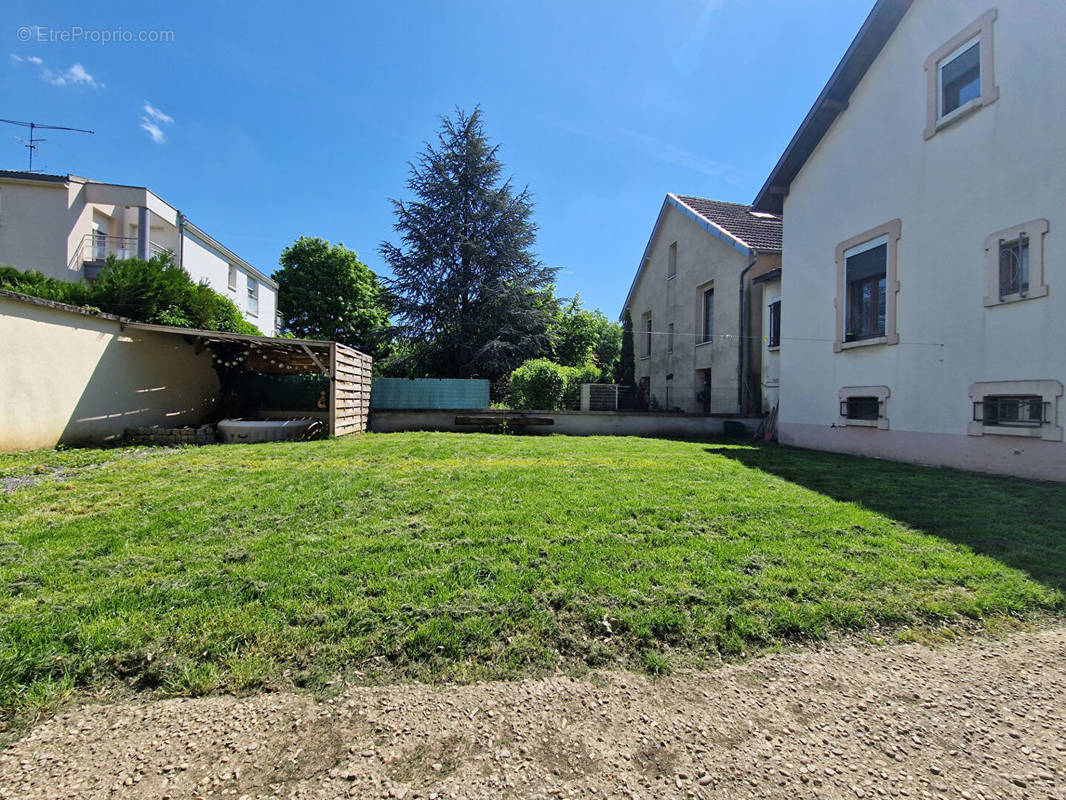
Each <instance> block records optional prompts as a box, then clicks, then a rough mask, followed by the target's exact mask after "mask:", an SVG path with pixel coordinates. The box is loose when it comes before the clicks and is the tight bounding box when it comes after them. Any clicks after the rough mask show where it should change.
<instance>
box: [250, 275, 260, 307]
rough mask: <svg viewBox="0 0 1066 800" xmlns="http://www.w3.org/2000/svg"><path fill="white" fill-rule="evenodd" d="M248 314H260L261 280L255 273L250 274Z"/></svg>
mask: <svg viewBox="0 0 1066 800" xmlns="http://www.w3.org/2000/svg"><path fill="white" fill-rule="evenodd" d="M247 284H248V315H249V316H252V317H258V316H259V281H258V280H257V279H256V277H255V276H254V275H249V276H248V280H247Z"/></svg>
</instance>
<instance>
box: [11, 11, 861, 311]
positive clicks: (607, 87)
mask: <svg viewBox="0 0 1066 800" xmlns="http://www.w3.org/2000/svg"><path fill="white" fill-rule="evenodd" d="M43 5H44V4H41V3H39V2H36V1H35V2H24V1H23V0H14V2H12V0H8V2H6V3H5V7H6V9H7V11H6V13H5V14H4V15H3V16H4V21H3V24H2V26H0V41H2V42H3V49H4V51H6V52H4V54H3V61H2V63H3V67H2V70H0V87H2V88H0V97H2V98H3V100H2V101H0V117H4V118H8V119H17V120H33V121H35V122H44V123H50V124H56V125H68V126H74V127H79V128H91V129H94V130H95V131H96V135H94V136H86V135H83V134H76V133H52V134H49V135H47V137H46V138H47V139H48V141H47V142H46V143H45V144H43V145H42V148H41V150H40V151H39V153H38V156H37V163H36V164H35V166H38V167H40V168H42V169H44V170H45V171H47V172H57V173H67V172H70V173H74V174H77V175H84V176H87V177H91V178H95V179H98V180H104V181H111V182H116V183H130V184H136V185H146V186H148V187H150V188H151V189H153V190H154V191H155V192H156V193H158V194H159V195H161V196H162V197H163V198H164V199H166V200H168V201H169V202H170V203H172V204H174V205H175V206H177V207H178V208H179V209H181V210H182V211H184V212H185V214H186V215H188V217H189V218H190V219H191V220H192V221H193V222H195V223H196V224H198V225H200V226H201V227H203V228H205V229H206V230H207V231H209V232H210V233H211V234H212V235H214V236H215V237H216V238H218V239H219V240H221V241H222V242H224V243H226V244H227V245H229V246H230V247H231V248H232V249H233V250H235V251H236V252H238V253H240V254H241V255H242V256H243V257H244V258H245V259H247V260H248V261H250V262H251V263H253V264H255V265H256V266H258V267H259V268H260V269H262V270H264V271H265V272H267V273H269V272H272V271H273V270H274V269H275V267H276V266H277V259H278V255H279V253H280V251H281V249H282V248H283V247H284V246H285V245H286V244H288V243H290V242H291V241H292V240H293V239H295V238H296V237H298V236H300V235H308V236H321V237H324V238H326V239H329V240H331V241H334V242H338V241H339V242H343V243H344V244H345V245H347V246H348V247H351V248H352V249H354V250H356V251H357V252H358V253H359V255H360V256H361V258H362V259H363V260H364V261H365V262H366V263H367V264H369V265H370V266H371V268H373V269H374V270H375V271H377V272H379V273H380V272H383V271H384V266H383V264H382V261H381V259H380V257H379V256H378V253H377V249H378V245H379V243H380V242H381V241H382V240H383V239H385V238H388V237H390V236H391V235H392V228H391V226H392V222H393V217H392V213H391V207H390V205H389V202H388V198H389V197H405V196H406V195H405V187H404V181H405V179H406V177H407V171H408V166H407V164H408V161H410V160H413V159H414V158H415V157H416V156H417V154H418V152H419V151H420V150H421V148H422V145H423V142H425V141H426V140H428V139H431V138H433V136H434V134H435V131H436V129H437V126H438V117H439V116H440V115H441V114H445V113H447V112H449V110H450V109H452V108H453V107H455V106H462V107H464V108H467V109H470V108H472V107H473V106H474V105H476V104H480V105H481V107H482V109H483V111H484V114H485V123H486V128H487V131H488V133H489V135H490V136H491V137H492V138H493V139H494V140H495V141H497V142H499V143H500V144H501V145H502V149H501V157H502V159H503V161H504V162H505V164H506V167H507V172H508V173H509V174H511V175H512V176H513V177H514V180H515V182H516V183H517V184H518V185H528V186H529V187H530V189H531V190H532V192H533V193H534V195H535V199H536V221H537V223H538V224H539V226H540V234H539V238H538V250H539V254H540V256H541V257H542V258H543V259H544V261H545V262H546V263H548V264H550V265H553V266H558V267H559V268H560V270H561V272H560V275H559V280H558V291H559V293H560V295H563V296H570V295H572V294H574V293H575V292H580V294H581V296H582V297H583V298H584V299H585V300H586V302H587V303H588V304H589V305H591V306H598V307H601V308H602V309H603V310H604V311H605V312H606V313H607V314H608V315H609V316H612V317H614V316H615V315H616V314H617V313H618V310H619V307H620V305H621V304H622V302H623V301H624V299H625V294H626V291H627V290H628V287H629V284H630V281H631V279H632V276H633V272H634V270H635V268H636V266H637V263H638V261H639V260H640V256H641V254H642V252H643V249H644V245H645V244H646V242H647V239H648V236H649V234H650V231H651V227H652V225H653V223H654V221H655V216H656V214H657V213H658V210H659V207H660V205H661V203H662V200H663V196H664V195H665V193H666V192H670V191H673V192H678V193H683V194H696V195H703V196H706V197H711V198H715V199H719V200H732V201H736V202H750V201H751V200H752V199H753V198H754V196H755V194H756V192H757V191H758V189H759V187H760V186H761V185H762V182H763V180H764V179H765V177H766V175H767V174H768V172H769V170H770V169H771V167H772V166H773V164H774V163H775V162H776V160H777V158H778V157H779V156H780V154H781V151H782V150H783V148H784V147H785V145H786V144H787V143H788V140H789V138H791V136H792V134H793V132H794V131H795V128H796V126H797V125H798V123H799V121H800V120H801V119H802V118H803V115H804V114H805V113H806V112H807V110H808V108H809V107H810V105H811V103H812V102H813V101H814V98H815V96H816V95H817V93H818V91H819V90H820V89H821V88H822V86H823V85H824V83H825V80H826V79H827V78H828V76H829V74H830V73H831V72H832V70H833V68H834V67H835V65H836V63H837V61H838V60H839V59H840V57H841V56H842V55H843V52H844V50H845V49H846V47H847V45H848V43H849V42H850V40H851V38H852V37H853V36H854V34H855V32H856V31H857V30H858V28H859V26H860V25H861V23H862V20H863V19H864V18H865V16H866V14H867V13H868V12H869V9H870V6H871V0H657V2H655V3H648V2H643V1H641V2H635V1H632V0H621V1H619V0H613V1H612V2H603V1H601V0H580V2H573V0H569V2H561V1H560V2H556V0H538V2H526V1H523V2H517V1H516V0H448V2H443V1H441V2H438V1H437V0H392V1H391V2H379V3H343V4H342V3H337V4H327V3H315V2H306V3H293V2H287V3H263V2H257V3H254V4H253V3H237V2H227V3H211V4H207V3H204V4H198V3H183V4H175V3H159V4H153V3H144V2H140V3H120V2H113V3H109V4H107V5H106V6H105V7H102V8H97V9H90V8H89V7H88V6H86V4H85V3H73V2H71V3H67V2H51V3H48V4H47V8H44V7H43ZM24 26H25V28H26V29H27V30H23V27H24ZM79 30H80V31H81V32H79ZM116 31H121V32H125V33H124V34H123V35H128V36H132V37H134V38H137V37H138V36H139V35H140V32H141V31H146V32H149V33H147V34H146V35H147V36H150V37H151V36H153V35H155V34H153V33H151V32H155V31H162V32H165V33H164V34H162V36H163V37H164V38H168V39H170V41H167V42H136V41H134V42H117V41H111V42H106V41H103V40H104V38H105V36H106V35H108V34H110V35H112V37H114V34H115V32H116ZM89 32H92V33H89ZM27 36H28V37H29V39H30V41H20V39H22V38H26V37H27ZM65 37H66V38H68V39H69V40H68V41H63V40H62V39H63V38H65ZM42 38H43V39H45V41H41V40H40V39H42ZM157 38H158V37H157ZM22 135H24V132H23V131H20V130H18V129H17V128H14V127H11V126H6V125H4V126H0V167H3V168H7V169H23V168H25V165H26V152H25V150H24V148H22V147H21V146H20V145H19V143H18V142H17V141H15V139H14V138H13V137H15V136H22Z"/></svg>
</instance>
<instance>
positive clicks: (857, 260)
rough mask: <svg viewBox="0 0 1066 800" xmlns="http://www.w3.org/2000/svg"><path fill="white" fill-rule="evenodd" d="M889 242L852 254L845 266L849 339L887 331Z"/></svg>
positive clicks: (846, 321)
mask: <svg viewBox="0 0 1066 800" xmlns="http://www.w3.org/2000/svg"><path fill="white" fill-rule="evenodd" d="M887 259H888V245H887V244H882V245H878V246H877V247H872V248H870V249H869V250H866V251H864V252H862V253H857V254H856V255H853V256H850V257H848V259H847V260H846V262H845V266H844V280H845V282H846V284H847V292H846V295H845V303H846V309H845V315H844V320H845V324H846V330H845V336H844V339H845V341H849V342H850V341H854V340H855V339H865V338H870V337H873V336H884V334H885V310H886V308H887V305H886V294H887V292H886V287H887V283H886V264H887Z"/></svg>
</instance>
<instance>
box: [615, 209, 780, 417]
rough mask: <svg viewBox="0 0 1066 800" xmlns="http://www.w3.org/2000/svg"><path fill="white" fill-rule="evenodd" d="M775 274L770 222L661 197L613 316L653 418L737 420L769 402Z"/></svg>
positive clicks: (774, 232) (774, 230) (775, 237)
mask: <svg viewBox="0 0 1066 800" xmlns="http://www.w3.org/2000/svg"><path fill="white" fill-rule="evenodd" d="M780 267H781V220H780V218H779V217H778V216H777V215H776V214H770V213H765V212H753V211H752V210H751V209H750V208H749V207H748V206H745V205H741V204H738V203H725V202H721V201H718V200H707V199H705V198H702V197H689V196H685V195H676V194H668V195H667V196H666V199H665V200H664V201H663V205H662V208H661V210H660V211H659V216H658V218H657V219H656V221H655V226H654V228H653V229H652V234H651V238H650V239H649V241H648V245H647V247H646V248H645V250H644V255H643V257H642V258H641V261H640V264H639V265H638V267H637V272H636V275H635V276H634V278H633V283H632V285H631V286H630V289H629V294H628V296H627V297H626V302H625V305H624V306H623V310H622V316H623V318H624V316H625V313H626V312H627V311H628V312H629V315H630V318H631V319H632V322H633V331H634V341H633V344H634V348H633V349H634V356H635V359H636V367H635V375H636V379H637V383H638V386H639V387H640V388H641V390H642V391H641V394H642V396H643V397H644V398H645V399H646V400H647V401H648V402H649V404H650V405H651V407H652V408H663V409H667V410H675V409H676V410H680V411H686V412H690V413H702V414H728V415H736V414H742V413H748V412H751V411H755V410H758V409H759V408H760V406H765V405H767V404H770V405H772V404H774V403H775V402H776V397H775V393H776V374H777V366H776V359H777V352H776V351H777V342H776V341H771V339H770V338H769V337H770V334H772V333H773V331H774V330H776V328H774V327H773V325H772V324H771V320H770V316H771V315H772V314H776V315H777V319H780V303H779V298H778V297H777V295H778V294H779V292H778V291H777V288H776V287H777V281H778V279H779V278H780V274H781V269H780ZM775 302H776V305H774V303H775ZM764 329H765V331H766V333H767V337H768V338H766V339H764V338H763V336H762V335H761V334H762V332H763V331H764Z"/></svg>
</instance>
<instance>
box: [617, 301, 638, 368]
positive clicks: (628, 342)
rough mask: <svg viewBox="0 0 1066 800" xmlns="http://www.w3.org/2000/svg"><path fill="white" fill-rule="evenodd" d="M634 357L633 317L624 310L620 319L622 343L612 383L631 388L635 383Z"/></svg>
mask: <svg viewBox="0 0 1066 800" xmlns="http://www.w3.org/2000/svg"><path fill="white" fill-rule="evenodd" d="M636 369H637V363H636V355H635V353H634V349H633V317H632V316H630V314H629V309H626V313H625V316H624V317H623V319H622V343H621V350H620V352H619V356H618V363H617V366H616V367H615V372H614V382H615V383H617V384H621V385H622V386H632V385H633V384H634V383H636V380H637V379H636Z"/></svg>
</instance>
